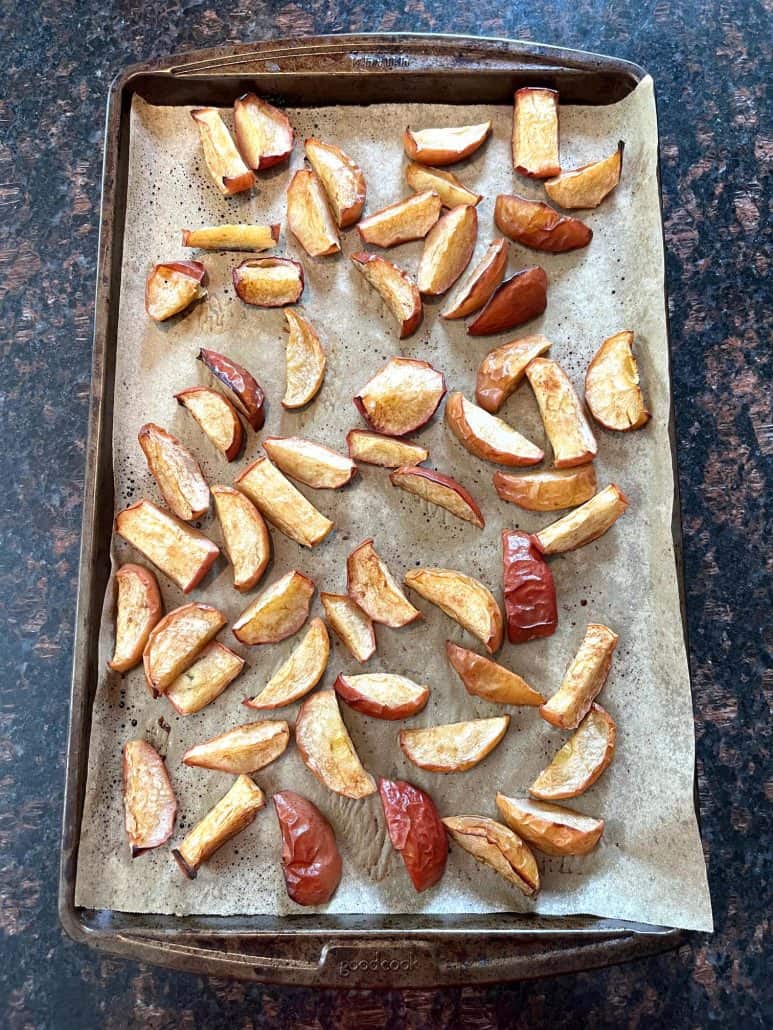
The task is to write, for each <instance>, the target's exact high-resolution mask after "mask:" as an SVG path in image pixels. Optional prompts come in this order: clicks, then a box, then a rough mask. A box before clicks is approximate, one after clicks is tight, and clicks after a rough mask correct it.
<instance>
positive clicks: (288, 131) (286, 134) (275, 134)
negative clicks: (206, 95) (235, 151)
mask: <svg viewBox="0 0 773 1030" xmlns="http://www.w3.org/2000/svg"><path fill="white" fill-rule="evenodd" d="M234 132H235V133H236V143H237V145H238V147H239V151H240V152H241V155H242V157H243V158H244V160H245V162H246V163H247V164H248V165H249V166H250V168H255V169H256V170H258V169H259V170H263V169H264V168H271V167H273V165H276V164H279V163H280V162H281V161H286V160H287V158H288V157H289V156H290V151H291V150H292V149H293V135H294V133H293V127H292V125H291V124H290V122H289V120H288V118H287V115H285V114H284V113H283V112H282V111H280V110H279V109H278V108H276V107H274V106H273V105H272V104H269V103H268V102H267V101H265V100H262V99H261V98H260V97H256V96H255V94H254V93H245V94H244V96H241V97H239V98H238V99H237V100H235V101H234Z"/></svg>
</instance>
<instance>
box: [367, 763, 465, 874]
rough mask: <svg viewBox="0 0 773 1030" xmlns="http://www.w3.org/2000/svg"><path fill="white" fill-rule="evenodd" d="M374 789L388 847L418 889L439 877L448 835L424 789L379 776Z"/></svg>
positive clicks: (445, 853)
mask: <svg viewBox="0 0 773 1030" xmlns="http://www.w3.org/2000/svg"><path fill="white" fill-rule="evenodd" d="M378 792H379V795H380V797H381V804H382V805H383V806H384V818H385V820H386V825H387V832H388V833H389V839H390V841H391V842H392V847H393V848H394V849H395V851H397V852H399V854H400V857H401V858H402V860H403V863H404V865H405V871H406V872H407V873H408V875H409V876H410V878H411V883H412V884H413V886H414V887H415V888H416V890H417V891H418V892H419V893H421V891H425V890H427V889H428V888H430V887H433V886H434V885H435V884H436V883H437V882H438V881H439V880H440V879H441V877H442V876H443V873H444V872H445V868H446V859H447V858H448V837H447V835H446V831H445V827H444V826H443V823H442V822H441V821H440V816H439V815H438V813H437V809H436V808H435V803H434V801H433V800H432V798H431V797H430V796H429V794H427V793H426V791H423V790H421V789H420V788H419V787H414V786H413V784H412V783H406V782H405V780H385V779H384V778H383V777H382V778H381V779H380V780H379V781H378Z"/></svg>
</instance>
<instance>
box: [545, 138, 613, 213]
mask: <svg viewBox="0 0 773 1030" xmlns="http://www.w3.org/2000/svg"><path fill="white" fill-rule="evenodd" d="M623 146H624V144H623V142H622V140H621V141H620V142H619V143H618V145H617V150H616V151H615V152H614V154H610V155H609V157H605V158H602V160H601V161H594V162H593V164H587V165H582V167H581V168H573V169H572V170H571V171H566V172H562V173H561V174H560V175H559V176H558V177H557V178H556V179H550V180H549V181H548V182H546V183H545V192H546V193H547V195H548V196H549V197H550V199H551V200H552V201H553V203H554V204H558V205H559V206H560V207H565V208H570V209H571V208H592V207H598V206H599V204H600V203H601V201H602V200H603V199H604V198H605V197H608V196H609V194H610V193H611V192H612V190H613V189H614V188H615V187H616V186H617V184H618V183H619V182H620V173H621V171H622V169H623Z"/></svg>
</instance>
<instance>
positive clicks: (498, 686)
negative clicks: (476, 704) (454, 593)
mask: <svg viewBox="0 0 773 1030" xmlns="http://www.w3.org/2000/svg"><path fill="white" fill-rule="evenodd" d="M446 654H447V655H448V660H449V662H450V663H451V665H452V666H453V667H454V669H456V671H457V672H458V673H459V676H460V678H461V680H462V683H463V684H464V689H465V690H466V691H467V693H468V694H472V695H474V696H475V697H482V698H485V699H486V701H493V702H494V703H495V704H498V705H541V704H542V703H543V702H544V700H545V699H544V697H543V696H542V694H540V693H539V692H538V691H536V690H533V689H532V688H531V687H530V686H529V684H528V683H527V682H526V680H524V679H521V677H520V676H518V675H517V674H516V673H514V672H511V671H510V670H509V669H506V668H505V667H504V666H503V665H498V664H497V663H496V662H492V661H491V659H490V658H484V657H483V655H479V654H476V653H475V652H474V651H468V650H467V648H466V647H459V645H458V644H453V643H451V641H450V640H447V641H446Z"/></svg>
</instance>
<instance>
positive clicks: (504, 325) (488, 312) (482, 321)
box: [467, 265, 548, 336]
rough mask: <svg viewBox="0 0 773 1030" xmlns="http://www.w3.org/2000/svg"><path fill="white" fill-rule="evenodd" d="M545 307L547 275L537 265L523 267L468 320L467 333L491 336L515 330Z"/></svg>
mask: <svg viewBox="0 0 773 1030" xmlns="http://www.w3.org/2000/svg"><path fill="white" fill-rule="evenodd" d="M547 306H548V277H547V276H546V275H545V269H544V268H540V267H539V265H534V266H533V267H532V268H523V269H521V271H520V272H516V273H515V275H513V276H510V278H509V279H505V281H504V282H503V283H502V285H501V286H498V287H497V289H496V290H495V291H494V293H493V294H492V295H491V297H490V298H489V301H488V303H487V304H486V306H485V307H484V308H483V310H482V311H481V312H480V313H479V314H477V315H476V316H475V318H474V319H473V320H472V321H471V322H468V323H467V332H468V334H469V335H470V336H491V335H492V334H493V333H503V332H505V331H506V330H508V329H514V328H515V327H516V326H517V325H523V323H524V322H530V321H531V320H532V318H536V317H537V316H538V315H541V314H542V312H543V311H544V310H545V308H546V307H547Z"/></svg>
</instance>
